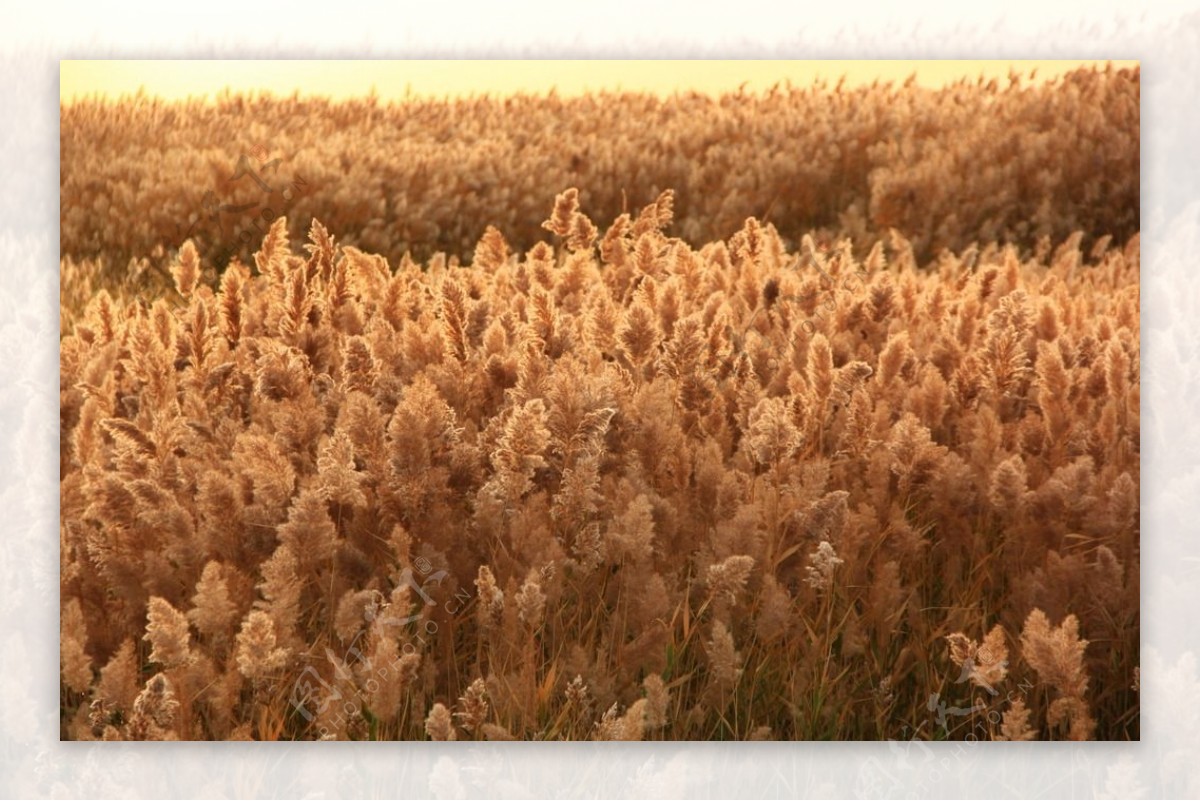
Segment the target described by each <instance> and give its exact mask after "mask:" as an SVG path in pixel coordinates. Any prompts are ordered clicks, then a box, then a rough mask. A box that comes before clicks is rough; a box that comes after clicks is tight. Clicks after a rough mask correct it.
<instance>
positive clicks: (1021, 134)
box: [60, 67, 1140, 740]
mask: <svg viewBox="0 0 1200 801" xmlns="http://www.w3.org/2000/svg"><path fill="white" fill-rule="evenodd" d="M1139 84H1140V74H1139V72H1138V71H1137V70H1116V69H1112V68H1109V69H1105V68H1102V67H1101V68H1095V69H1084V70H1080V71H1078V72H1074V73H1071V74H1069V75H1068V76H1066V77H1065V78H1063V79H1059V80H1054V81H1050V82H1044V83H1033V82H1030V81H1028V80H1023V79H1022V76H1017V75H1014V76H1013V77H1012V79H1011V80H1010V81H1009V82H1008V84H1007V85H1002V86H1001V85H996V84H995V83H984V82H983V81H975V80H963V81H961V82H959V83H956V84H953V85H950V86H947V87H945V88H942V89H936V90H934V89H925V88H920V87H918V86H916V85H914V84H912V83H908V84H885V83H879V84H877V85H874V86H864V87H858V88H847V87H844V86H841V85H834V86H830V85H826V84H817V85H813V86H810V87H803V88H792V87H777V88H776V89H774V90H771V91H770V92H764V93H747V92H741V93H737V94H730V95H724V96H721V97H708V96H705V95H701V94H696V93H692V94H680V95H676V96H674V97H657V96H651V95H639V94H630V93H625V94H618V93H607V94H606V93H598V94H590V95H585V96H582V97H577V98H560V97H558V96H557V95H554V94H551V95H548V96H547V95H541V96H537V95H519V96H512V97H474V98H468V99H457V100H456V99H444V100H426V99H419V98H413V99H411V100H409V101H406V102H404V103H398V104H383V103H379V102H377V101H375V100H373V99H364V100H357V101H342V102H333V101H323V100H313V99H303V98H299V97H293V98H278V97H270V96H254V97H246V96H240V95H223V96H221V97H219V98H218V99H217V100H216V101H211V102H204V101H198V100H196V101H188V102H163V101H158V100H153V99H150V98H146V97H140V96H139V97H133V98H124V99H122V100H120V101H102V100H86V101H76V102H74V103H69V104H68V103H64V104H63V106H62V124H61V159H62V160H61V191H62V200H61V209H62V228H61V275H62V293H61V319H62V337H61V349H60V356H61V363H60V367H61V387H60V416H61V449H60V473H61V527H60V547H61V566H62V568H61V583H60V596H61V610H62V612H61V670H62V672H61V707H60V717H61V736H62V738H63V739H109V740H130V739H136V740H145V739H154V740H174V739H180V740H224V739H256V740H289V739H338V740H346V739H349V740H367V739H374V740H397V739H398V740H415V739H434V740H483V739H492V740H495V739H505V740H507V739H518V740H530V739H551V740H560V739H571V740H576V739H585V740H586V739H608V740H613V739H622V740H629V739H633V740H639V739H645V740H659V739H666V740H731V739H738V740H745V739H749V740H775V739H781V740H807V739H836V740H876V739H894V740H909V739H913V738H917V739H951V740H963V739H983V740H989V739H990V740H1060V739H1098V740H1130V739H1135V740H1136V739H1138V738H1139V736H1140V735H1139V731H1140V728H1139V702H1138V696H1139V671H1138V666H1139V638H1140V632H1139V609H1140V603H1139V597H1140V588H1139V578H1138V577H1139V561H1140V556H1139V487H1140V469H1139V462H1140V457H1139V405H1140V385H1139V370H1140V351H1139V269H1140V252H1139V243H1138V230H1139V216H1138V214H1139V212H1138V204H1139V181H1140V175H1139V147H1140V134H1139V92H1140V89H1139Z"/></svg>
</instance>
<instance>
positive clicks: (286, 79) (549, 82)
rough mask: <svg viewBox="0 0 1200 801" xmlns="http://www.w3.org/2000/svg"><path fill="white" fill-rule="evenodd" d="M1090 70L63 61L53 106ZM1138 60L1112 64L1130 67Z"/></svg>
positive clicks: (940, 64)
mask: <svg viewBox="0 0 1200 801" xmlns="http://www.w3.org/2000/svg"><path fill="white" fill-rule="evenodd" d="M1092 63H1100V64H1103V63H1104V62H1090V61H62V62H61V63H60V79H61V82H60V92H59V97H60V98H61V99H62V100H63V101H64V102H70V101H71V100H74V99H75V98H78V97H86V96H89V95H92V94H95V93H99V94H100V95H101V96H105V97H119V96H121V95H124V94H133V93H135V92H137V91H138V89H139V88H144V89H145V91H146V92H147V93H148V94H150V95H154V96H158V97H161V98H164V99H167V100H175V99H182V98H186V97H188V96H197V97H199V96H208V97H210V98H211V97H213V96H214V95H216V94H217V93H218V92H220V91H221V90H222V89H223V88H226V87H227V88H229V89H231V90H233V91H235V92H238V91H240V92H251V91H270V92H272V93H275V94H284V95H290V94H292V93H293V92H295V91H299V92H300V93H301V94H302V95H322V96H327V97H332V98H335V99H340V98H346V97H356V96H362V95H365V94H367V93H368V92H370V90H371V88H372V87H374V88H375V89H376V91H377V93H378V95H379V97H380V98H381V99H383V100H391V99H399V98H402V97H403V96H404V95H405V92H406V91H409V90H411V91H412V92H413V93H414V94H416V95H421V96H442V95H456V96H457V95H469V94H481V93H483V92H487V93H490V94H493V95H496V94H501V95H502V94H511V93H514V92H518V91H524V92H534V93H544V92H547V91H549V90H550V89H551V88H552V87H553V88H557V90H558V92H559V94H562V95H575V94H580V93H582V92H585V91H588V90H597V89H625V90H639V91H649V92H655V93H660V94H669V93H671V92H673V91H676V90H682V91H688V90H696V91H701V92H710V93H720V92H722V91H735V90H736V89H737V88H738V87H739V86H740V85H742V84H747V88H748V89H749V90H752V91H753V90H765V89H769V88H770V87H771V86H772V85H773V84H775V83H777V82H779V81H782V80H784V79H790V80H791V82H792V83H793V84H794V85H797V86H807V85H809V84H811V83H812V82H813V80H815V79H817V78H825V79H827V80H829V81H830V82H831V83H833V82H836V81H837V80H838V78H839V77H841V76H842V75H845V76H846V80H847V83H848V84H850V85H854V84H860V83H870V82H871V81H873V80H875V79H877V78H878V79H883V80H891V81H896V82H900V81H903V80H905V79H906V78H907V77H908V76H909V75H910V74H912V73H913V72H916V74H917V82H918V83H919V84H921V85H923V86H930V87H937V86H941V85H944V84H945V83H948V82H951V81H953V80H956V79H958V78H960V77H962V76H964V75H966V76H970V77H972V78H974V77H976V76H978V75H980V74H983V75H985V76H986V77H988V78H1005V77H1007V75H1008V72H1009V69H1010V68H1015V69H1017V70H1018V71H1019V72H1023V73H1026V74H1028V72H1029V71H1030V70H1031V69H1033V68H1034V67H1037V70H1038V75H1037V78H1038V80H1042V79H1046V78H1052V77H1055V76H1058V75H1061V74H1063V73H1064V72H1068V71H1070V70H1072V69H1075V68H1076V67H1078V66H1081V65H1086V64H1092ZM1136 64H1137V62H1136V61H1114V62H1113V65H1114V66H1117V67H1121V66H1134V65H1136Z"/></svg>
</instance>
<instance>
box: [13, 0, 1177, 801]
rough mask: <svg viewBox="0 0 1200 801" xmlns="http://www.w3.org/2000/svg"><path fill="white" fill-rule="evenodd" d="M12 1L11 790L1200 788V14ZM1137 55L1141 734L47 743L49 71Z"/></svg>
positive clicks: (54, 269)
mask: <svg viewBox="0 0 1200 801" xmlns="http://www.w3.org/2000/svg"><path fill="white" fill-rule="evenodd" d="M530 8H531V6H530V4H499V3H489V4H486V5H485V4H483V3H473V4H458V5H457V6H456V7H455V8H454V9H453V10H447V11H445V12H436V11H433V10H431V9H430V8H429V7H421V8H396V9H392V10H389V9H391V5H390V4H389V5H388V6H382V5H380V6H378V7H375V8H372V9H369V10H367V11H361V10H360V9H353V10H354V11H358V12H359V13H352V4H348V3H337V4H332V3H323V4H316V3H314V4H300V3H280V2H260V3H258V4H250V3H245V2H236V3H235V2H204V3H193V4H179V5H168V4H163V3H158V2H156V3H153V4H151V3H144V4H137V5H131V4H126V5H124V6H121V7H119V8H118V7H116V6H113V7H111V8H110V7H108V6H105V7H103V8H90V9H85V8H84V7H83V6H82V5H75V4H70V5H68V4H66V3H61V4H60V3H38V4H31V5H29V6H26V7H24V8H20V9H6V12H5V16H6V20H5V24H4V26H3V31H2V32H0V42H2V44H0V48H2V49H0V65H2V74H3V75H4V79H3V81H0V103H2V105H0V108H3V109H4V112H5V113H4V124H3V133H2V134H0V159H2V161H0V178H2V179H3V185H4V186H5V189H6V191H5V193H4V195H3V200H2V201H0V202H2V203H3V204H4V206H3V208H0V212H2V213H0V455H2V457H3V459H2V461H0V509H2V510H3V516H4V517H3V519H4V525H3V527H2V529H0V555H2V556H0V588H3V589H0V796H5V797H8V796H21V797H24V796H30V797H45V796H68V797H72V796H74V797H81V796H82V797H157V798H174V797H180V798H183V797H197V796H200V797H211V796H232V797H265V796H285V797H365V796H377V795H378V796H409V795H416V796H426V795H432V796H434V797H457V796H472V797H473V796H481V797H508V796H518V795H519V796H535V797H571V798H574V797H580V798H583V797H648V796H655V797H657V796H662V797H675V796H679V797H685V796H687V797H724V796H727V797H795V796H802V795H804V796H807V795H817V796H840V797H856V796H861V797H876V796H879V795H889V796H916V797H956V798H973V797H997V796H1018V797H1034V796H1046V795H1049V796H1056V797H1095V796H1102V795H1117V796H1118V797H1120V796H1136V795H1139V794H1145V795H1151V796H1160V795H1167V796H1175V797H1180V796H1183V797H1197V796H1200V760H1197V759H1196V758H1195V754H1196V748H1197V746H1196V743H1197V742H1200V678H1198V675H1197V665H1196V659H1197V657H1196V654H1197V652H1198V646H1200V628H1198V627H1196V626H1195V625H1193V624H1192V616H1193V612H1194V610H1195V609H1197V608H1200V603H1198V602H1200V593H1198V592H1197V584H1198V583H1200V558H1198V557H1200V545H1198V540H1197V536H1196V535H1197V528H1198V526H1197V522H1196V521H1197V520H1200V470H1198V469H1197V456H1198V455H1200V415H1197V414H1196V408H1195V407H1196V404H1197V403H1200V326H1198V325H1197V323H1196V320H1197V317H1198V314H1200V281H1198V279H1197V267H1198V265H1196V264H1195V262H1196V261H1197V258H1196V254H1198V253H1200V204H1198V203H1197V202H1195V200H1194V198H1195V197H1196V196H1197V189H1198V188H1200V166H1197V163H1196V161H1195V154H1194V142H1196V141H1200V131H1198V130H1197V128H1198V125H1197V123H1198V122H1200V111H1198V110H1197V109H1198V108H1200V106H1198V104H1197V101H1198V100H1200V93H1198V92H1197V85H1196V77H1195V76H1197V75H1200V51H1198V50H1197V49H1196V44H1195V43H1196V42H1197V41H1200V14H1197V13H1196V10H1195V8H1196V6H1195V5H1194V4H1193V3H1161V4H1157V5H1156V6H1155V7H1154V8H1153V9H1151V10H1149V11H1142V10H1141V8H1140V7H1135V6H1134V5H1132V4H1130V3H1128V2H1127V0H1122V2H1120V3H1117V2H1114V1H1112V0H1105V1H1103V2H1101V1H1095V0H1093V1H1089V2H1082V1H1081V0H1076V1H1074V2H1067V3H1063V2H1055V3H1046V2H1032V0H1016V1H1012V0H1010V2H1007V3H1005V4H1004V6H1003V11H1002V12H997V11H993V10H992V9H990V8H983V7H972V8H963V7H962V5H961V4H960V3H958V2H938V3H924V4H921V5H919V6H916V7H914V5H913V4H896V6H895V7H894V8H891V9H888V10H885V11H883V12H881V11H880V10H879V9H876V8H873V7H871V6H870V4H867V3H865V2H861V1H860V0H849V1H847V0H842V2H839V3H836V4H832V3H825V4H822V5H821V6H819V7H818V8H815V9H814V8H809V9H803V10H798V9H796V8H795V7H794V6H792V5H791V4H776V3H768V2H761V1H760V0H749V1H748V0H738V2H729V0H723V2H719V3H718V2H709V1H703V2H694V3H691V4H688V5H686V6H685V5H679V4H671V5H666V4H663V5H661V6H650V5H649V4H648V3H645V2H636V3H635V2H616V1H610V2H605V3H567V2H562V0H558V2H554V3H545V4H540V5H539V6H537V7H532V8H533V10H529V9H530ZM82 57H90V58H155V57H176V58H179V57H188V58H222V57H223V58H255V57H271V58H280V57H294V58H308V57H329V58H332V57H338V58H397V57H410V58H411V57H510V58H531V57H532V58H552V57H559V58H581V57H591V58H600V57H609V58H623V57H641V58H645V57H654V58H666V57H671V58H739V57H740V58H933V57H940V58H968V57H974V58H983V57H987V58H1055V57H1059V58H1135V59H1140V60H1141V61H1142V69H1143V73H1142V87H1143V96H1142V99H1143V113H1142V137H1143V139H1142V141H1143V146H1144V148H1143V171H1142V175H1143V188H1142V192H1143V194H1142V198H1143V235H1142V245H1143V264H1144V272H1143V276H1142V281H1143V283H1142V289H1143V294H1142V298H1143V308H1142V324H1143V338H1142V347H1143V352H1142V360H1143V361H1142V363H1143V367H1144V370H1143V375H1142V388H1143V395H1144V406H1143V413H1142V421H1143V438H1142V446H1143V453H1144V456H1145V462H1144V469H1143V474H1142V481H1141V486H1142V511H1143V514H1142V542H1143V572H1142V578H1143V609H1144V614H1143V623H1144V638H1143V660H1142V662H1143V664H1142V685H1143V687H1144V688H1145V690H1144V692H1145V698H1144V699H1143V719H1142V720H1143V725H1142V736H1143V740H1142V742H1141V743H1128V744H1123V743H1102V744H1083V745H1076V746H1072V745H1068V744H1061V743H1054V744H1021V745H1018V744H1011V745H992V744H980V745H975V746H971V745H964V744H943V745H937V746H929V747H928V750H926V748H924V747H917V746H912V745H902V744H895V743H891V744H889V743H861V744H859V743H838V744H822V743H768V744H743V745H723V744H718V743H671V744H604V745H600V744H587V743H576V744H515V745H510V746H502V745H500V744H495V745H486V744H480V745H464V744H459V745H457V746H453V747H452V746H450V745H446V746H442V747H439V746H437V745H434V744H420V743H386V744H322V745H317V744H312V743H295V744H244V743H212V744H205V743H183V744H88V743H60V742H59V739H58V735H59V730H58V721H57V708H58V704H57V700H58V699H57V696H58V637H57V636H55V635H54V632H55V630H56V624H57V618H58V613H57V609H58V604H57V581H56V577H57V575H58V538H57V531H58V476H57V453H58V450H57V445H58V443H57V437H58V420H57V416H56V414H55V408H56V403H55V398H54V392H55V391H56V390H57V353H58V350H57V334H58V330H57V329H58V322H57V321H58V316H57V311H56V299H57V297H56V296H57V290H58V280H57V275H58V265H57V260H56V252H57V243H56V240H57V235H58V207H57V188H56V186H55V183H56V181H55V179H56V178H57V175H58V137H57V133H58V127H57V122H58V117H57V102H58V59H60V58H82Z"/></svg>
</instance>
